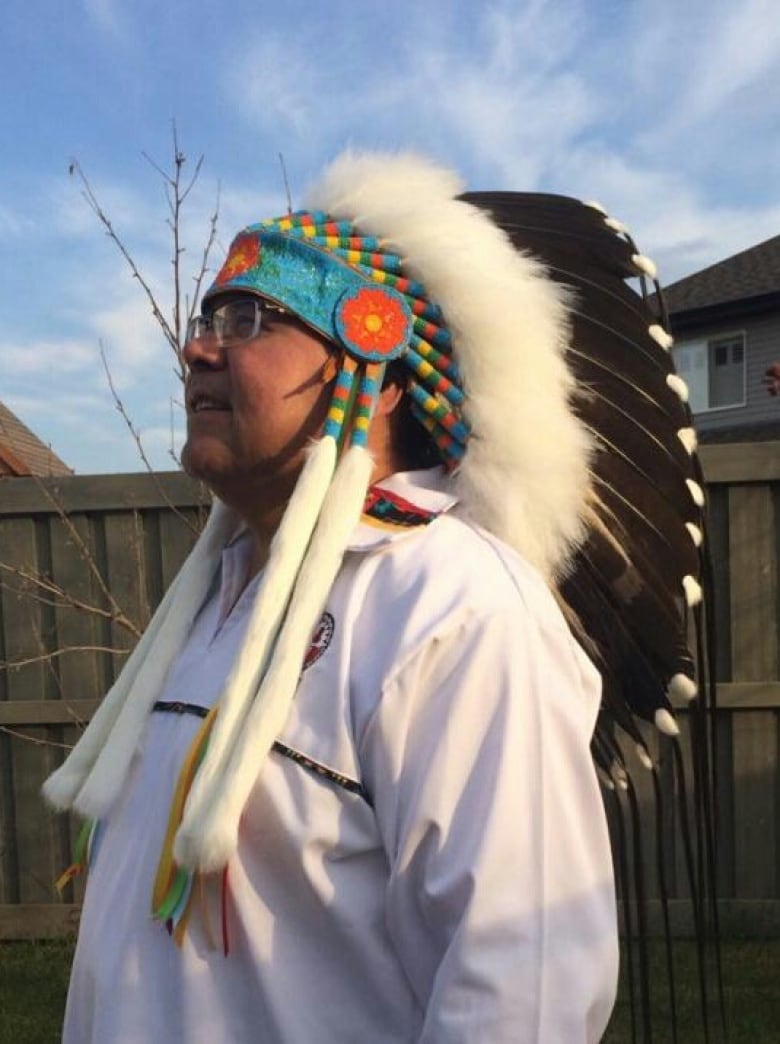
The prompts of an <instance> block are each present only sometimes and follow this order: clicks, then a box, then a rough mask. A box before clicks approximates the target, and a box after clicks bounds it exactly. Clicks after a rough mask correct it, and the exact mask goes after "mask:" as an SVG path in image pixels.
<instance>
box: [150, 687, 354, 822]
mask: <svg viewBox="0 0 780 1044" xmlns="http://www.w3.org/2000/svg"><path fill="white" fill-rule="evenodd" d="M152 710H153V711H160V712H162V713H168V714H193V715H195V716H196V717H198V718H205V717H206V716H207V715H208V713H209V711H208V707H201V706H200V704H197V703H184V702H183V701H181V700H172V701H167V700H157V702H156V703H155V704H154V706H153V707H152ZM271 749H272V750H274V751H276V753H277V754H281V755H282V756H283V757H285V758H289V759H290V760H291V761H294V762H295V763H296V764H297V765H300V766H301V767H302V768H305V769H308V771H309V772H313V773H314V774H315V775H317V776H321V777H322V778H323V779H327V780H328V781H329V782H330V783H335V784H336V786H339V787H341V788H342V789H343V790H348V791H349V792H350V793H351V794H357V795H358V796H359V797H362V798H363V800H364V801H365V802H366V803H367V804H369V805H371V800H370V798H369V796H368V792H367V791H366V789H365V787H364V786H363V784H362V783H359V782H358V781H357V780H355V779H351V778H350V777H349V776H345V775H344V774H343V773H341V772H336V771H335V769H331V768H328V767H327V766H326V765H323V764H321V763H320V762H319V761H314V760H313V759H312V758H310V757H308V756H307V755H306V754H302V753H301V751H299V750H295V749H294V748H293V747H288V746H287V744H286V743H280V742H279V740H276V742H275V743H274V744H273V747H272V748H271Z"/></svg>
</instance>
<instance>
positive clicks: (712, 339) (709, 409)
mask: <svg viewBox="0 0 780 1044" xmlns="http://www.w3.org/2000/svg"><path fill="white" fill-rule="evenodd" d="M737 339H740V340H741V341H742V400H741V401H740V402H730V403H728V404H726V405H723V406H710V405H709V398H710V369H711V367H712V365H714V347H715V345H717V344H718V343H719V342H721V341H732V342H733V341H736V340H737ZM697 344H703V345H706V349H707V369H706V381H707V387H706V395H707V402H708V405H706V406H702V407H700V408H699V409H695V410H694V411H693V412H694V414H695V415H697V416H698V415H701V414H705V413H706V414H710V413H717V412H718V411H720V410H740V409H743V408H744V407H745V406H747V404H748V396H747V354H748V352H747V349H748V345H747V332H746V330H745V329H744V328H743V329H738V330H728V331H724V332H723V333H718V334H710V335H707V336H704V337H691V338H690V339H689V340H687V341H678V342H676V343H675V345H674V348H673V349H672V359H673V361H674V363H675V371H676V372H679V371H678V370H677V359H676V353H677V352H678V351H679V350H680V349H681V348H687V347H689V346H693V345H697ZM680 376H681V377H682V378H683V380H685V383H686V384H690V382H689V380H688V378H687V377H686V376H685V375H684V374H680Z"/></svg>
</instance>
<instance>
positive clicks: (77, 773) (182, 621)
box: [43, 501, 236, 819]
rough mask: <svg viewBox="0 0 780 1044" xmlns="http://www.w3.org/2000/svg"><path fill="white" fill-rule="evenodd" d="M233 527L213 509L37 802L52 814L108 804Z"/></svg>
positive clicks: (90, 812) (231, 519)
mask: <svg viewBox="0 0 780 1044" xmlns="http://www.w3.org/2000/svg"><path fill="white" fill-rule="evenodd" d="M235 526H236V518H235V515H233V513H232V512H231V511H229V509H227V508H226V507H225V506H224V505H222V504H220V503H219V502H218V501H217V502H215V504H214V507H213V508H212V511H211V514H210V515H209V520H208V523H207V524H206V528H205V529H204V530H203V532H202V533H201V535H200V537H199V539H198V542H197V544H196V545H195V547H194V548H193V550H192V552H191V553H190V555H189V557H188V558H187V560H186V562H185V563H184V565H183V566H182V569H181V571H180V572H179V574H178V576H177V577H176V580H175V581H174V583H173V584H172V585H171V587H170V588H169V590H168V592H167V594H166V596H165V598H164V599H163V600H162V602H161V603H160V605H159V607H158V608H157V611H156V613H155V614H154V616H153V618H152V620H151V622H150V624H149V626H148V628H147V629H146V632H145V633H144V635H143V637H142V638H141V640H140V641H139V643H138V645H136V647H135V649H134V650H133V652H132V654H131V656H130V658H129V659H128V661H127V663H126V664H125V666H124V668H123V670H122V672H121V674H120V675H119V677H118V678H117V680H116V682H115V683H114V685H113V686H112V688H111V690H110V691H109V692H108V694H107V695H106V697H105V698H104V700H103V702H102V703H101V705H100V707H99V708H98V710H97V712H96V713H95V715H94V717H93V718H92V721H91V722H90V723H89V725H88V727H87V729H86V730H85V732H84V734H83V736H82V737H81V739H80V740H79V742H78V743H77V744H76V746H75V747H74V748H73V750H72V751H71V753H70V755H69V756H68V758H67V760H66V761H65V762H64V764H63V765H62V766H61V767H60V768H59V769H57V771H56V772H54V773H53V774H52V775H51V776H50V777H49V778H48V779H47V780H46V782H45V783H44V785H43V795H44V797H45V798H46V800H47V801H48V802H49V803H50V804H52V805H53V806H54V807H55V808H57V809H59V810H62V811H64V810H66V809H69V808H74V809H75V810H76V811H78V812H80V813H81V814H82V815H84V816H87V817H89V818H95V819H97V818H99V817H100V816H102V815H104V813H105V812H106V810H107V809H108V808H109V807H110V805H111V804H112V802H113V801H114V799H115V798H116V796H117V794H118V792H119V789H120V787H121V785H122V782H123V781H124V779H125V776H126V774H127V769H128V767H129V764H130V760H131V759H132V756H133V753H134V752H135V749H136V746H137V744H138V740H139V738H140V735H141V732H142V730H143V727H144V724H145V722H146V716H147V714H148V711H149V708H150V707H151V705H152V703H154V701H155V699H157V697H158V696H159V692H160V690H161V688H162V684H163V682H164V680H165V676H166V674H167V672H168V669H169V667H170V665H171V663H172V662H173V659H174V657H175V656H176V654H177V653H178V651H179V649H180V648H181V646H182V644H183V642H184V639H185V637H186V635H187V633H188V632H189V629H190V626H191V624H192V620H193V618H194V616H195V613H196V612H198V610H199V609H200V606H201V605H202V603H203V599H204V597H205V595H206V591H207V590H208V585H209V583H210V582H211V578H212V576H213V574H214V570H215V569H216V565H217V563H218V562H219V556H220V553H221V550H222V547H223V545H224V543H225V542H226V540H227V537H228V535H229V533H230V531H231V530H232V529H234V528H235Z"/></svg>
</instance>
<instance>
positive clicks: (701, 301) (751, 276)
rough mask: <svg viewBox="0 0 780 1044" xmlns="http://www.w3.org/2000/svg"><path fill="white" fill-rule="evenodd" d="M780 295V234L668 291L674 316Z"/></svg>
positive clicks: (696, 273)
mask: <svg viewBox="0 0 780 1044" xmlns="http://www.w3.org/2000/svg"><path fill="white" fill-rule="evenodd" d="M776 293H780V235H778V236H773V237H772V238H771V239H767V240H765V241H764V242H763V243H758V244H757V245H756V246H753V247H749V248H748V249H747V250H742V251H740V253H738V254H733V255H732V256H731V257H727V258H726V259H725V260H723V261H718V262H717V264H714V265H710V266H709V268H703V269H702V270H701V271H700V272H694V273H693V275H689V276H686V277H685V278H684V279H678V280H677V282H676V283H672V284H671V285H670V286H667V287H665V288H664V297H665V298H666V305H667V308H668V309H669V311H670V312H671V313H673V314H674V313H677V312H687V311H692V310H693V309H698V308H709V307H712V306H714V305H721V304H727V303H729V302H731V301H742V300H746V299H749V298H753V297H763V296H764V295H766V294H776Z"/></svg>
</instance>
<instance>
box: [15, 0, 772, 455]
mask: <svg viewBox="0 0 780 1044" xmlns="http://www.w3.org/2000/svg"><path fill="white" fill-rule="evenodd" d="M6 6H7V9H6V10H5V11H4V15H3V26H2V30H1V31H0V32H1V36H0V38H1V39H2V43H3V62H2V66H0V88H1V89H2V98H3V101H2V104H1V105H0V135H1V137H0V140H2V143H3V146H2V153H3V159H2V163H0V260H1V261H2V266H3V273H4V278H3V279H2V282H1V283H0V317H2V327H1V328H0V342H2V343H0V352H2V359H3V364H2V366H1V367H0V398H2V400H3V401H4V402H5V403H6V404H7V405H8V406H10V407H11V409H13V410H14V411H15V412H17V413H18V414H19V416H20V417H21V418H22V419H23V420H24V421H25V422H26V423H27V424H28V425H29V426H30V427H32V428H33V430H35V431H36V433H37V434H38V435H39V436H40V437H41V438H42V439H43V440H44V441H46V442H47V443H50V444H51V445H52V447H53V449H54V450H55V451H56V452H57V453H58V454H59V455H60V456H61V457H62V458H63V459H64V460H65V461H66V462H67V463H68V464H70V465H71V466H72V467H74V468H76V470H77V471H79V472H81V473H87V472H104V471H136V470H141V468H142V465H141V462H140V460H139V457H138V454H137V451H136V449H135V447H134V444H133V442H132V439H131V438H130V437H129V435H128V434H127V432H126V430H125V428H124V425H123V422H122V419H121V417H120V416H119V414H118V413H117V411H116V409H115V408H114V405H113V402H112V399H111V396H110V394H109V392H108V389H107V385H106V379H105V374H104V372H103V368H102V365H101V362H100V355H99V345H100V344H101V343H102V344H103V346H104V348H105V352H106V354H107V356H108V359H109V362H110V367H111V372H112V375H113V377H114V381H115V383H116V385H117V387H118V389H119V392H120V394H121V397H122V400H123V402H124V403H125V406H126V408H127V411H128V413H129V414H130V416H131V417H132V419H133V422H134V423H135V424H136V426H137V427H138V428H139V429H140V430H141V432H142V437H143V441H144V445H145V447H146V451H147V453H148V455H149V457H150V459H151V460H152V461H153V463H154V464H155V466H158V467H172V466H173V462H172V460H171V458H170V456H169V450H170V446H171V427H172V426H173V431H174V443H175V445H177V446H178V444H179V443H180V439H181V432H182V428H183V417H182V413H181V409H180V407H179V406H178V405H177V402H178V401H179V400H180V398H181V396H180V389H179V386H178V384H177V381H176V378H175V377H174V375H173V366H172V359H171V357H170V350H169V349H168V348H167V346H166V344H165V342H164V340H163V338H162V336H161V335H160V334H159V333H158V331H157V329H156V327H155V324H154V322H153V320H152V319H151V317H150V314H149V309H148V306H147V304H146V302H145V300H144V298H143V296H142V295H141V294H140V293H139V290H138V286H137V284H135V283H134V281H133V280H132V278H131V277H130V275H129V273H128V271H127V270H126V268H125V266H124V263H123V262H122V260H121V258H120V257H119V256H118V254H117V252H116V250H115V249H114V248H113V247H112V245H111V243H110V242H109V241H108V240H107V238H106V237H105V236H104V235H103V234H102V233H101V230H100V228H99V227H98V225H97V223H96V221H95V218H94V216H93V215H92V214H91V212H90V211H89V209H88V208H87V206H86V204H85V203H84V201H83V199H82V198H81V195H80V189H79V184H78V181H77V179H75V178H73V177H69V175H68V165H69V163H70V161H71V160H72V159H73V158H75V159H77V160H78V161H79V163H80V164H81V166H82V168H83V169H84V171H85V172H86V174H87V176H88V177H89V179H90V182H91V184H92V186H93V188H94V190H95V192H96V194H97V195H98V197H99V199H100V201H101V203H102V204H103V205H104V208H105V210H106V211H107V212H108V213H109V214H110V216H111V217H112V219H113V221H114V223H115V225H116V227H117V230H118V231H119V232H120V233H121V235H122V236H123V238H124V240H125V242H126V243H127V245H128V247H129V248H130V249H131V251H132V252H133V254H134V256H135V257H136V258H137V260H138V262H139V265H140V267H141V268H142V270H143V271H144V272H145V274H146V275H147V276H148V278H149V280H150V281H151V283H152V284H153V286H154V287H155V289H156V290H157V292H158V293H159V295H160V297H161V299H162V300H163V301H167V300H169V296H170V295H169V284H170V276H169V273H170V261H169V258H170V244H169V241H168V237H167V229H166V225H165V219H166V210H165V200H164V196H163V192H162V188H161V185H160V181H159V178H158V177H157V175H156V174H155V172H154V171H153V170H152V169H151V168H150V167H149V165H148V164H147V163H146V162H145V161H144V159H143V158H142V155H141V153H142V151H145V152H146V153H148V154H149V155H150V156H152V157H153V158H154V159H155V160H156V161H158V162H159V163H160V164H161V165H165V164H166V163H167V162H168V159H169V155H170V151H171V141H170V126H171V119H172V118H175V119H176V123H177V127H178V133H179V140H180V145H181V147H182V148H183V150H184V151H185V152H186V153H187V155H188V156H189V157H191V160H190V165H192V163H193V162H194V161H195V159H196V158H197V156H198V155H199V154H200V153H203V154H204V155H205V160H204V166H203V171H202V176H201V179H200V181H199V183H198V186H197V188H196V190H195V191H194V192H193V194H192V196H191V197H190V200H189V209H188V211H187V215H186V218H185V242H186V245H187V247H188V253H187V255H185V260H186V262H187V263H189V264H190V266H191V268H194V267H195V262H196V259H197V256H198V253H199V250H200V248H201V246H202V243H203V241H204V239H205V236H206V234H207V227H208V216H209V214H210V213H211V211H212V210H213V206H214V201H215V199H216V196H217V191H218V186H220V223H219V229H220V231H219V237H218V243H219V247H218V249H217V256H216V257H215V262H216V261H217V260H218V259H219V257H220V256H221V254H222V253H223V252H224V249H225V248H226V246H227V244H228V243H229V241H230V238H231V236H232V235H233V233H234V232H235V231H237V230H238V228H239V227H241V226H243V225H245V224H247V223H249V222H250V221H254V220H257V219H259V218H260V217H264V216H268V215H270V214H274V213H278V212H280V211H282V210H284V209H285V197H284V188H283V184H282V179H281V175H280V173H279V162H278V158H277V157H278V153H279V152H282V153H284V157H285V161H286V166H287V169H288V173H289V179H290V183H291V187H292V191H293V197H294V200H295V197H296V196H298V197H299V196H300V195H301V194H302V192H303V190H304V189H305V187H306V185H307V184H308V183H309V182H310V181H311V180H312V178H313V177H314V176H315V175H316V173H317V172H318V171H319V169H320V168H321V167H322V166H323V164H324V163H325V162H327V161H328V160H329V159H331V158H332V157H333V156H335V155H336V154H337V153H338V152H339V151H340V150H341V149H342V148H344V147H345V146H347V145H352V146H358V147H381V148H397V147H413V148H415V149H417V150H422V151H425V152H428V153H430V154H432V155H434V156H435V157H437V158H438V159H440V160H443V161H444V162H446V163H447V164H449V165H451V166H453V167H455V168H457V169H459V170H460V172H461V173H462V175H463V176H464V178H465V179H466V181H467V182H468V185H469V187H471V188H482V189H494V188H495V189H499V188H503V189H519V190H524V189H536V190H542V191H552V192H562V193H566V194H570V195H575V196H579V197H581V198H585V199H593V198H595V199H599V200H600V201H601V202H602V203H603V204H604V205H605V206H606V207H607V208H608V210H609V211H610V213H611V214H613V215H614V216H615V217H618V218H619V219H620V220H622V221H624V222H625V223H626V224H627V225H628V226H629V227H630V229H631V231H632V232H633V234H634V236H635V238H636V239H637V241H638V242H639V245H640V247H641V248H642V250H643V252H644V253H646V254H649V255H650V256H651V257H653V258H654V260H655V261H656V262H657V263H658V265H659V269H660V274H661V278H662V281H663V282H667V283H668V282H671V281H673V280H674V279H677V278H679V277H680V276H683V275H686V274H688V273H690V272H692V271H696V270H697V269H699V268H701V267H703V266H704V265H707V264H709V263H711V262H713V261H716V260H719V259H720V258H723V257H726V256H728V255H729V254H731V253H734V252H735V251H737V250H740V249H743V248H744V247H747V246H750V245H752V244H753V243H756V242H759V241H761V240H763V239H766V238H768V237H769V236H772V235H776V234H777V233H778V232H780V104H779V101H778V99H780V19H778V18H777V17H776V14H777V12H776V8H775V5H774V2H773V0H706V2H705V0H687V2H686V3H684V4H683V3H677V2H673V0H656V2H655V3H647V2H645V0H497V2H493V3H491V2H479V3H477V2H470V0H460V3H457V4H456V3H454V2H445V0H426V2H424V3H423V2H422V0H416V2H412V0H394V2H393V3H390V4H388V3H383V4H379V3H373V2H371V0H362V2H358V0H354V2H347V0H320V3H314V2H312V0H310V2H302V0H284V2H278V0H275V2H274V3H267V2H264V0H252V2H250V0H233V2H232V3H230V4H220V3H214V2H210V3H205V2H203V0H188V2H184V0H168V2H165V0H67V2H65V0H27V2H25V3H21V2H20V0H12V2H11V3H9V4H8V5H6ZM185 267H186V265H185ZM188 285H189V284H188Z"/></svg>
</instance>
